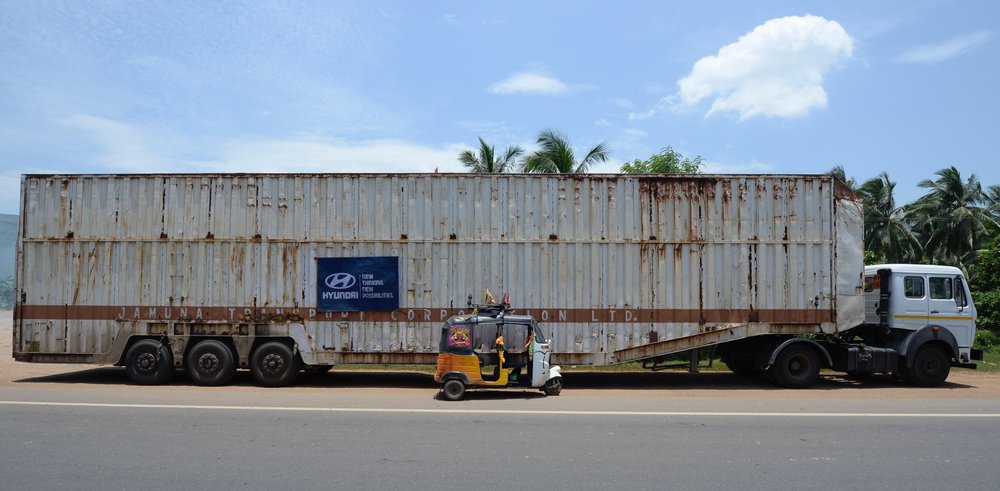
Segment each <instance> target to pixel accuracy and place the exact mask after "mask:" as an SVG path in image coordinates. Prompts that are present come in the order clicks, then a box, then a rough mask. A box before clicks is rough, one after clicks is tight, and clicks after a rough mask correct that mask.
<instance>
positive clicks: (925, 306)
mask: <svg viewBox="0 0 1000 491" xmlns="http://www.w3.org/2000/svg"><path fill="white" fill-rule="evenodd" d="M864 290H865V324H867V325H871V326H880V327H882V328H884V329H887V330H890V331H895V332H899V333H911V334H910V335H908V336H906V337H905V338H904V339H907V340H908V339H910V338H912V337H914V336H913V335H912V333H913V332H918V331H925V332H926V334H925V335H922V336H920V337H921V338H927V339H920V340H919V341H927V340H934V341H936V342H937V343H938V344H939V345H940V346H942V347H947V351H949V352H950V353H951V354H952V356H953V357H954V359H955V360H956V361H957V363H955V365H959V366H961V365H963V364H968V363H970V362H971V361H972V360H973V359H981V356H978V353H975V354H974V353H973V350H972V343H973V341H974V340H975V336H976V307H975V305H973V304H972V295H971V294H970V292H969V285H968V282H967V281H966V280H965V276H964V275H963V274H962V271H961V270H960V269H958V268H955V267H951V266H936V265H924V264H879V265H873V266H865V281H864ZM905 344H909V343H905ZM903 348H904V350H903V351H902V352H903V353H905V352H906V351H905V346H903ZM974 355H976V356H974Z"/></svg>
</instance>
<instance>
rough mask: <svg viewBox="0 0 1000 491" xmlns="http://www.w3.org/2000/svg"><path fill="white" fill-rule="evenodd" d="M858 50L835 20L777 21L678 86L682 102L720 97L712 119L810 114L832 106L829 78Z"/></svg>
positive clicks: (701, 64) (710, 59)
mask: <svg viewBox="0 0 1000 491" xmlns="http://www.w3.org/2000/svg"><path fill="white" fill-rule="evenodd" d="M853 50H854V40H853V39H852V38H851V36H849V35H848V34H847V32H846V31H845V30H844V28H843V27H841V25H840V24H839V23H837V22H835V21H831V20H827V19H824V18H822V17H817V16H813V15H806V16H803V17H782V18H778V19H771V20H769V21H767V22H765V23H764V24H761V25H759V26H757V27H756V28H754V29H753V30H752V31H750V32H749V33H747V34H745V35H743V36H741V37H740V38H739V40H737V41H736V42H735V43H732V44H728V45H726V46H723V47H722V48H721V49H719V52H718V53H717V54H716V55H713V56H706V57H704V58H702V59H700V60H698V61H697V62H696V63H695V64H694V67H692V69H691V73H690V74H688V76H686V77H684V78H682V79H680V80H678V82H677V84H678V86H679V91H678V93H677V96H678V98H679V101H678V102H679V104H680V105H682V106H694V105H696V104H698V103H699V102H701V101H703V100H705V99H711V98H714V99H713V100H712V105H711V108H710V109H709V110H708V112H707V114H706V116H710V115H712V114H714V113H726V112H732V113H735V114H737V115H738V118H739V120H740V121H744V120H747V119H750V118H752V117H754V116H768V117H777V118H795V117H801V116H805V115H806V114H808V113H809V111H811V110H813V109H821V108H824V107H826V104H827V94H826V90H824V89H823V75H824V74H825V73H826V72H827V71H828V70H829V69H830V68H832V67H834V66H836V65H837V64H838V63H841V62H843V61H844V60H847V59H849V58H850V57H851V56H852V53H853ZM640 119H641V118H640Z"/></svg>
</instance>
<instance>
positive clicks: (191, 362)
mask: <svg viewBox="0 0 1000 491" xmlns="http://www.w3.org/2000/svg"><path fill="white" fill-rule="evenodd" d="M186 365H187V371H188V376H190V377H191V380H192V381H193V382H194V383H195V384H197V385H207V386H218V385H226V384H228V383H229V381H230V380H232V379H233V376H234V375H236V360H235V357H234V356H233V352H232V350H230V349H229V347H228V346H226V345H225V344H223V343H222V342H220V341H216V340H214V339H206V340H204V341H199V342H198V344H196V345H194V347H193V348H191V351H190V352H188V355H187V363H186Z"/></svg>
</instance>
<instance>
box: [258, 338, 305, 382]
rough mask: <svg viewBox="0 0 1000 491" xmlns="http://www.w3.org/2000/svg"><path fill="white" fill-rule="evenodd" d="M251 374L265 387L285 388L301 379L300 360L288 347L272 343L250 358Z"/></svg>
mask: <svg viewBox="0 0 1000 491" xmlns="http://www.w3.org/2000/svg"><path fill="white" fill-rule="evenodd" d="M250 373H251V374H253V378H254V380H256V381H257V383H258V384H260V385H262V386H264V387H284V386H287V385H291V384H292V383H293V382H295V379H297V378H298V377H299V360H298V358H296V357H295V353H292V348H289V347H288V345H286V344H284V343H279V342H277V341H270V342H267V343H264V344H262V345H260V346H259V347H258V348H257V349H256V350H254V352H253V355H251V356H250Z"/></svg>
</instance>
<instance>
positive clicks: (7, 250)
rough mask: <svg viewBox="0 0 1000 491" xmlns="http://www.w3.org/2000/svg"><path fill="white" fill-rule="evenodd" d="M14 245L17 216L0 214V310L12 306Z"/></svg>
mask: <svg viewBox="0 0 1000 491" xmlns="http://www.w3.org/2000/svg"><path fill="white" fill-rule="evenodd" d="M16 243H17V215H4V214H2V213H0V309H9V308H11V306H12V305H13V303H12V302H13V300H14V294H13V293H14V290H13V286H14V252H15V250H16V249H15V246H16Z"/></svg>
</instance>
